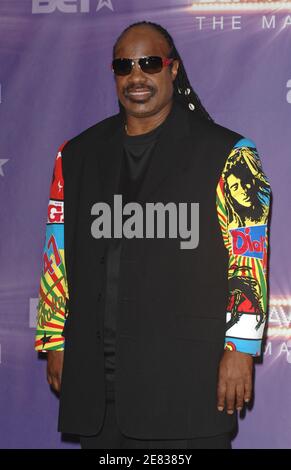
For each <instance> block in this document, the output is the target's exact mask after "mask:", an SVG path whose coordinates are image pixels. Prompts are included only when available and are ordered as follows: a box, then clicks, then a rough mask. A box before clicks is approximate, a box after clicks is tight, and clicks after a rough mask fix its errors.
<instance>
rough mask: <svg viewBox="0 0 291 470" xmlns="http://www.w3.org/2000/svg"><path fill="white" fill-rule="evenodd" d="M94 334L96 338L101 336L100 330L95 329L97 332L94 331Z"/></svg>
mask: <svg viewBox="0 0 291 470" xmlns="http://www.w3.org/2000/svg"><path fill="white" fill-rule="evenodd" d="M96 336H97V338H98V339H100V338H101V333H100V330H98V331H97V333H96Z"/></svg>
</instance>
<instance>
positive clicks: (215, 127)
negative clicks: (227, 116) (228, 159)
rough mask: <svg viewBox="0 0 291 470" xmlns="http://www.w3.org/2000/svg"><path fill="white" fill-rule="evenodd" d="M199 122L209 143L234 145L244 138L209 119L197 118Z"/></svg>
mask: <svg viewBox="0 0 291 470" xmlns="http://www.w3.org/2000/svg"><path fill="white" fill-rule="evenodd" d="M199 121H200V123H201V128H203V130H204V133H205V136H207V137H208V139H209V142H210V143H213V144H217V143H219V142H220V143H225V144H227V145H232V144H233V145H235V143H236V142H238V141H239V140H241V139H243V138H244V136H243V135H242V134H240V133H239V132H238V131H235V130H234V129H231V128H229V127H225V126H223V125H222V124H219V123H217V122H215V121H212V120H210V119H206V118H202V117H199ZM194 122H195V121H194ZM208 139H207V140H208Z"/></svg>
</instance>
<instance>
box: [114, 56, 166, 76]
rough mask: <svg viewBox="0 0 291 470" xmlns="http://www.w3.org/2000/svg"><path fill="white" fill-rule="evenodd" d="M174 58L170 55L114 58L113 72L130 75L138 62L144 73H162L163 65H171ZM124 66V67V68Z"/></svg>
mask: <svg viewBox="0 0 291 470" xmlns="http://www.w3.org/2000/svg"><path fill="white" fill-rule="evenodd" d="M173 60H174V59H173V58H169V57H160V56H144V57H138V58H136V59H129V58H126V57H121V58H117V59H113V61H112V63H111V69H112V72H114V74H115V75H118V76H126V75H130V74H131V72H132V69H133V67H134V65H135V63H138V65H139V67H140V69H141V70H142V71H143V72H144V73H148V74H150V75H153V74H155V73H160V72H161V71H162V69H163V67H166V66H168V65H170V64H171V63H172V62H173ZM122 67H124V69H123V70H122Z"/></svg>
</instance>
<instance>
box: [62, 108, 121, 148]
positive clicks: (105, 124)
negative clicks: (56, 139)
mask: <svg viewBox="0 0 291 470" xmlns="http://www.w3.org/2000/svg"><path fill="white" fill-rule="evenodd" d="M119 120H120V114H119V113H117V114H114V115H112V116H108V117H107V118H105V119H102V120H101V121H99V122H97V123H95V124H93V125H92V126H90V127H88V128H87V129H85V130H83V131H82V132H80V134H77V135H76V136H74V137H72V138H71V139H70V140H68V142H67V144H66V147H67V148H74V147H79V146H80V145H82V146H83V145H86V144H88V145H91V143H92V141H94V142H95V143H96V145H98V140H99V139H101V138H102V137H103V136H105V135H110V133H111V132H113V131H114V129H115V128H116V126H117V125H118V122H119Z"/></svg>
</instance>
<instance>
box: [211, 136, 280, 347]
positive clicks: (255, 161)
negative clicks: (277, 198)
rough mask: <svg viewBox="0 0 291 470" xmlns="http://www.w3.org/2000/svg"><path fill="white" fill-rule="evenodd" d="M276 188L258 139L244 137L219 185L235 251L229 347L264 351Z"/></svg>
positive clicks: (225, 232)
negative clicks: (273, 191) (270, 218)
mask: <svg viewBox="0 0 291 470" xmlns="http://www.w3.org/2000/svg"><path fill="white" fill-rule="evenodd" d="M270 196H271V189H270V185H269V183H268V181H267V178H266V176H265V174H264V173H263V170H262V166H261V162H260V158H259V156H258V152H257V149H256V145H255V144H254V142H252V141H251V140H249V139H240V140H239V141H238V142H237V143H236V145H235V146H234V147H233V149H232V150H231V152H230V154H229V155H228V157H227V159H226V162H225V166H224V169H223V172H222V175H221V178H220V180H219V183H218V186H217V189H216V207H217V213H218V219H219V223H220V227H221V231H222V236H223V240H224V245H225V247H226V249H227V250H228V253H229V266H228V289H229V294H228V305H227V312H226V335H225V347H224V348H225V349H226V350H231V351H240V352H244V353H248V354H251V355H253V356H259V355H260V354H261V343H262V337H263V332H264V327H265V323H266V316H267V249H268V216H269V207H270Z"/></svg>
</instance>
